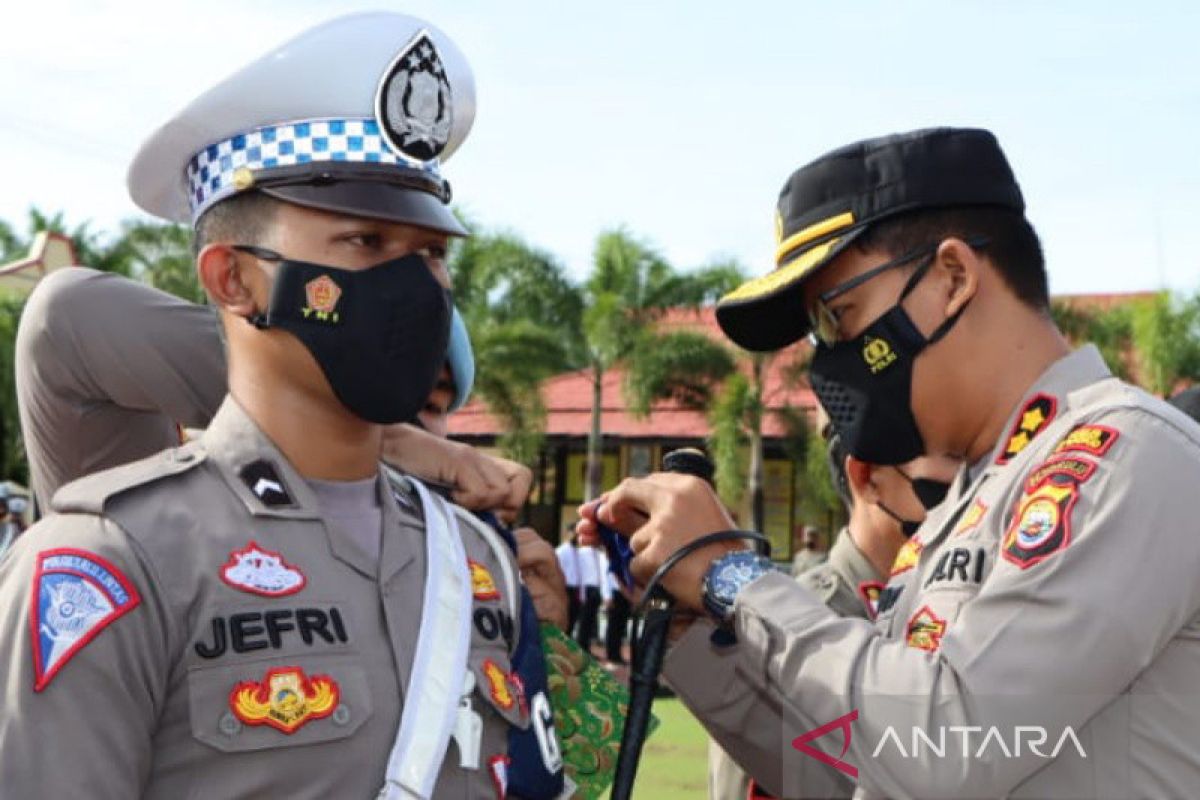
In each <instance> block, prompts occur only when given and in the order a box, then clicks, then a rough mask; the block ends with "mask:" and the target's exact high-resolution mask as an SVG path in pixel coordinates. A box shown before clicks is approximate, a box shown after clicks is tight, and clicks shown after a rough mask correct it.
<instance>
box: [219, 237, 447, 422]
mask: <svg viewBox="0 0 1200 800" xmlns="http://www.w3.org/2000/svg"><path fill="white" fill-rule="evenodd" d="M235 249H239V250H243V251H245V252H249V253H251V254H252V255H254V256H256V257H258V258H261V259H263V260H266V261H277V262H278V263H279V270H278V272H277V273H276V275H275V285H274V286H273V287H272V289H271V302H270V305H269V306H268V308H267V313H266V314H259V315H257V316H255V317H253V318H251V320H250V322H252V323H253V324H254V325H255V326H256V327H259V328H279V329H281V330H285V331H288V332H289V333H291V334H292V335H293V336H295V337H296V338H297V339H299V340H300V342H301V343H302V344H303V345H304V346H305V347H306V348H307V349H308V351H309V352H310V353H312V355H313V358H315V359H316V360H317V364H319V365H320V367H321V371H322V372H324V373H325V378H326V380H328V381H329V385H330V387H332V389H333V393H334V394H335V395H336V396H337V398H338V400H340V401H341V403H342V405H344V406H345V407H346V408H348V409H349V410H350V411H351V412H353V413H354V414H355V415H356V416H358V417H361V418H362V419H365V420H367V421H369V422H375V423H379V424H391V423H393V422H407V421H410V420H412V419H414V418H415V417H416V414H417V412H418V411H420V410H421V408H422V407H423V406H424V405H425V401H426V400H427V399H428V398H429V394H430V392H432V391H433V387H434V384H435V383H436V382H437V377H438V373H439V372H440V371H441V369H442V365H443V364H445V363H446V346H447V343H448V341H449V337H450V315H451V310H450V309H451V301H450V293H449V292H448V291H447V290H446V289H445V288H443V287H442V285H441V284H439V283H438V282H437V280H436V279H435V278H434V277H433V275H432V274H431V273H430V271H429V267H428V266H427V265H426V263H425V259H424V258H423V257H422V256H420V255H417V254H411V255H407V256H403V257H401V258H394V259H391V260H390V261H384V262H383V263H380V264H376V265H375V266H373V267H370V268H368V269H364V270H346V269H338V268H337V267H330V266H325V265H322V264H311V263H308V262H305V261H292V260H290V259H286V258H282V257H281V256H279V255H278V254H277V253H271V252H270V251H264V250H263V249H262V248H257V247H253V248H252V247H238V248H235Z"/></svg>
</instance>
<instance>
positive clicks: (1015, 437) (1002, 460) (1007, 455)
mask: <svg viewBox="0 0 1200 800" xmlns="http://www.w3.org/2000/svg"><path fill="white" fill-rule="evenodd" d="M1057 411H1058V401H1057V400H1056V399H1055V398H1054V397H1052V396H1050V395H1048V394H1036V395H1034V396H1033V397H1032V398H1030V400H1029V402H1027V403H1026V404H1025V406H1024V407H1023V408H1022V409H1021V412H1020V413H1019V414H1018V415H1017V421H1016V422H1015V423H1013V429H1012V432H1011V433H1009V435H1008V442H1007V443H1006V444H1005V445H1004V449H1003V450H1002V451H1001V452H1000V455H998V456H996V463H997V464H1007V463H1008V462H1009V461H1012V460H1013V459H1014V458H1016V457H1017V455H1018V454H1019V453H1020V452H1021V451H1022V450H1024V449H1025V448H1026V447H1028V446H1029V443H1030V442H1032V441H1033V439H1034V437H1036V436H1037V435H1038V434H1039V433H1041V432H1042V431H1043V430H1044V429H1045V427H1046V426H1047V425H1049V424H1050V421H1051V420H1052V419H1054V415H1055V413H1056V412H1057Z"/></svg>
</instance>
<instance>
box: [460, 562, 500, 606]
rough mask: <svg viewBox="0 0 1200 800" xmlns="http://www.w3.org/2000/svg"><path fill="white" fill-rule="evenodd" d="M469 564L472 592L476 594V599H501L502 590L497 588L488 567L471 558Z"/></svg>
mask: <svg viewBox="0 0 1200 800" xmlns="http://www.w3.org/2000/svg"><path fill="white" fill-rule="evenodd" d="M467 566H468V567H470V568H471V594H473V595H474V596H475V599H476V600H499V599H500V590H499V589H497V588H496V581H495V580H493V579H492V573H490V572H488V568H487V567H485V566H484V565H483V564H480V563H479V562H478V561H472V560H471V559H469V558H468V559H467Z"/></svg>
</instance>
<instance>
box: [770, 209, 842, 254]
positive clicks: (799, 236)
mask: <svg viewBox="0 0 1200 800" xmlns="http://www.w3.org/2000/svg"><path fill="white" fill-rule="evenodd" d="M853 224H854V213H853V212H851V211H846V212H844V213H842V214H837V215H835V216H832V217H829V218H828V219H823V220H821V221H820V222H814V223H813V224H812V225H809V226H808V227H807V228H804V229H803V230H799V231H796V232H795V233H793V234H792V235H791V236H789V237H787V238H786V239H784V240H783V241H782V242H780V243H779V246H778V247H776V248H775V263H776V264H779V263H780V262H782V261H783V259H784V258H785V257H786V256H787V254H788V253H790V252H792V251H793V250H795V249H796V248H797V247H800V246H802V245H805V244H808V243H809V242H811V241H812V240H813V239H819V238H821V237H822V236H824V235H826V234H829V233H834V232H836V231H839V230H841V229H842V228H847V227H849V226H851V225H853Z"/></svg>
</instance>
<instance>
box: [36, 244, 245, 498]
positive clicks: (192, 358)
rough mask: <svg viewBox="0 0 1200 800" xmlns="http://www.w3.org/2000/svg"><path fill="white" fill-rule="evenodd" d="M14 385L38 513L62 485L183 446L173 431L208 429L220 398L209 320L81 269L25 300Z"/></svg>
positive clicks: (218, 358)
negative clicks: (15, 386) (177, 428)
mask: <svg viewBox="0 0 1200 800" xmlns="http://www.w3.org/2000/svg"><path fill="white" fill-rule="evenodd" d="M16 376H17V381H16V382H17V396H18V402H19V405H20V412H21V428H22V432H23V434H24V438H25V445H26V449H27V451H28V454H29V459H30V467H31V472H32V473H33V479H34V489H35V492H36V493H37V496H38V501H39V503H40V504H41V507H42V508H48V507H49V499H50V497H51V496H52V495H53V493H54V491H56V490H57V488H58V487H59V486H60V485H61V484H63V483H65V482H67V481H70V480H74V479H75V478H78V477H81V476H82V475H86V474H88V473H90V472H94V471H97V470H100V469H104V468H107V467H113V466H117V465H119V464H123V463H127V462H129V461H134V460H136V459H139V458H144V457H145V456H148V455H151V454H153V453H155V452H157V451H158V450H161V449H163V448H164V447H168V446H171V445H174V444H178V441H179V440H178V434H177V431H176V428H175V426H176V423H178V424H182V425H185V426H196V427H203V426H205V425H207V424H208V421H209V419H211V417H212V415H213V414H214V413H216V410H217V408H218V407H219V405H220V403H221V399H222V397H223V396H224V395H225V386H226V382H225V356H224V351H223V348H222V345H221V342H220V339H219V337H218V334H217V321H216V318H215V317H214V315H213V313H212V311H211V310H210V309H207V308H204V307H203V306H198V305H195V304H194V303H188V302H185V301H183V300H180V299H178V298H176V297H173V296H171V295H168V294H166V293H164V292H161V291H158V290H157V289H153V288H151V287H149V286H146V285H144V284H140V283H137V282H136V281H132V280H129V279H127V278H123V277H121V276H118V275H111V274H107V273H102V272H97V271H95V270H91V269H85V268H82V267H72V268H68V269H62V270H59V271H57V272H55V273H53V274H51V275H50V276H48V277H46V278H45V279H44V280H43V281H42V282H41V283H40V284H39V285H38V287H37V289H35V290H34V292H33V294H32V295H31V296H30V298H29V301H28V302H27V304H26V306H25V310H24V312H23V314H22V316H21V322H20V326H19V328H18V332H17V345H16Z"/></svg>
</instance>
